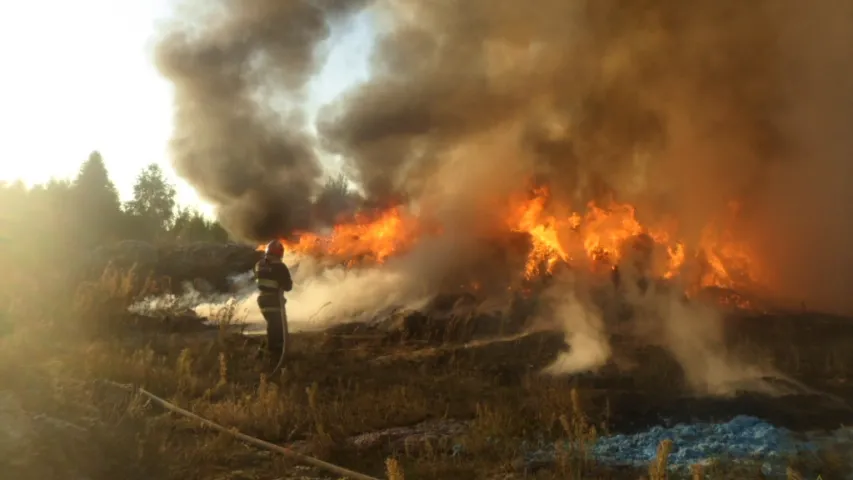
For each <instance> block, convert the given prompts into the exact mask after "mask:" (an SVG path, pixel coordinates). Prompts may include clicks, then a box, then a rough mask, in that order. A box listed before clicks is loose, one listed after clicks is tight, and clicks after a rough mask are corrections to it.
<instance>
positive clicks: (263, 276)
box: [255, 240, 293, 369]
mask: <svg viewBox="0 0 853 480" xmlns="http://www.w3.org/2000/svg"><path fill="white" fill-rule="evenodd" d="M282 257H284V245H282V244H281V242H279V241H278V240H273V241H271V242H270V243H269V244H267V247H266V251H265V253H264V257H263V258H262V259H261V260H259V261H258V263H256V264H255V281H256V282H257V283H258V290H259V291H260V292H259V293H258V307H259V308H260V309H261V314H262V315H263V316H264V320H266V322H267V354H268V355H269V360H270V362H276V361H277V362H278V365H277V366H276V369H278V368H279V367H281V363H282V362H283V360H284V358H285V355H286V354H287V353H289V352H288V351H287V347H288V343H289V342H288V334H287V311H286V310H285V303H286V300H285V298H284V293H285V292H289V291H290V290H291V289H292V288H293V280H292V278H291V277H290V270H289V269H288V268H287V265H285V264H284V262H283V261H282Z"/></svg>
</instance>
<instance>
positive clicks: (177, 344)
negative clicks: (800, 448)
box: [0, 275, 853, 480]
mask: <svg viewBox="0 0 853 480" xmlns="http://www.w3.org/2000/svg"><path fill="white" fill-rule="evenodd" d="M132 283H133V282H130V281H128V279H126V278H125V277H123V276H121V275H105V277H104V278H103V279H102V280H101V281H100V282H96V283H95V284H92V285H89V286H87V287H85V288H82V289H81V290H79V291H78V293H77V297H76V301H72V302H71V305H73V308H68V309H67V310H66V311H65V313H64V315H60V313H57V309H58V308H59V307H56V309H48V310H47V311H45V310H37V309H36V307H35V305H38V304H37V303H34V304H32V305H30V306H31V308H32V309H31V310H27V309H25V308H24V306H25V305H28V304H25V303H21V304H10V305H11V306H15V305H17V307H16V308H11V306H10V308H9V309H8V312H7V316H6V318H5V325H6V327H7V328H6V330H5V331H4V334H3V336H2V337H0V385H2V387H0V417H2V420H0V424H3V425H5V426H6V427H5V428H6V431H5V432H3V433H0V435H2V436H3V437H2V439H0V449H2V451H0V453H3V455H0V463H2V465H0V467H2V471H4V472H8V473H5V475H8V476H7V477H5V478H20V479H31V478H32V479H53V478H57V479H59V478H62V479H108V478H109V479H112V478H126V479H136V478H138V479H143V478H144V479H151V478H164V479H223V480H225V479H228V480H237V479H245V480H249V479H258V480H260V479H269V480H272V479H314V478H316V479H321V478H338V476H334V475H331V474H325V473H323V472H321V471H318V470H316V469H308V468H304V467H302V466H299V465H297V464H296V463H295V462H293V461H291V460H288V459H287V458H285V457H284V456H281V455H278V454H275V453H270V452H268V451H264V450H262V449H258V448H255V447H250V446H246V445H244V444H243V443H241V442H239V441H237V440H235V439H233V438H232V437H230V436H229V435H225V434H221V433H217V432H212V431H210V430H208V429H204V428H200V427H199V425H198V424H197V423H196V422H194V421H192V420H188V419H185V418H182V417H179V416H176V415H174V414H172V413H169V412H167V411H165V410H163V409H162V408H160V407H158V406H156V405H153V404H150V403H149V402H146V401H145V399H144V398H143V397H140V396H138V395H133V394H129V393H127V392H125V391H123V390H121V389H118V388H115V387H113V386H111V385H108V384H105V383H103V382H102V380H111V381H115V382H119V383H132V384H135V385H140V386H143V387H144V388H146V389H147V390H149V391H151V392H153V393H155V394H156V395H159V396H162V397H164V398H167V399H169V400H170V401H172V402H174V403H175V404H177V405H179V406H181V407H183V408H186V409H189V410H191V411H193V412H195V413H197V414H198V415H201V416H203V417H205V418H208V419H210V420H212V421H214V422H217V423H219V424H221V425H223V426H226V427H228V428H234V429H238V430H239V431H241V432H243V433H245V434H248V435H251V436H255V437H258V438H261V439H264V440H266V441H269V442H272V443H276V444H280V445H287V446H289V448H292V449H293V450H295V451H298V452H300V453H303V454H306V455H310V456H313V457H317V458H320V459H324V460H327V461H330V462H332V463H335V464H338V465H341V466H344V467H347V468H350V469H353V470H356V471H360V472H363V473H366V474H369V475H371V476H375V477H378V478H392V479H401V478H405V479H481V478H482V479H511V478H540V479H566V478H626V479H636V478H641V477H646V478H664V476H663V475H662V474H660V473H658V472H661V471H663V470H662V468H661V467H660V466H659V465H657V464H656V463H655V462H652V464H650V465H649V466H648V467H643V468H640V469H637V468H619V469H617V468H614V467H605V466H601V465H596V463H595V462H594V461H593V459H592V458H591V456H590V455H589V448H590V445H591V444H592V442H593V441H594V440H595V438H596V437H597V436H600V435H605V434H607V433H608V432H610V431H632V430H636V429H640V428H643V427H645V426H648V425H651V424H653V423H654V422H655V419H656V418H657V416H659V415H661V414H666V415H668V416H670V417H673V416H674V417H678V416H679V415H683V416H684V417H685V418H688V417H696V416H699V417H707V418H714V417H724V416H726V415H729V414H732V413H733V412H735V413H751V414H761V415H762V416H765V417H769V418H772V419H774V420H776V421H778V422H782V423H785V424H786V425H790V426H791V427H792V428H806V427H811V426H823V427H833V426H837V425H838V424H841V423H844V422H849V421H851V420H853V415H851V414H850V412H848V411H846V410H844V409H843V408H840V407H838V406H833V405H829V404H827V405H822V404H819V403H815V402H816V400H815V399H814V398H806V397H803V398H799V397H797V398H794V397H791V398H790V399H784V400H775V401H771V400H766V401H765V400H761V399H756V398H754V397H744V398H741V399H735V400H728V401H709V400H705V401H699V400H697V401H692V400H685V391H684V387H683V386H682V384H683V382H682V378H681V376H682V375H681V374H680V372H679V370H678V367H677V365H676V364H675V363H674V362H673V361H671V360H669V359H668V358H667V357H666V356H665V355H664V354H663V353H661V352H659V351H656V350H654V349H647V350H643V351H638V352H635V353H636V359H637V360H638V362H639V367H638V369H637V370H634V371H632V372H621V371H620V370H619V369H618V368H617V367H616V366H608V367H607V368H605V369H604V371H602V372H600V373H599V374H596V375H580V376H573V377H571V378H566V377H564V378H553V377H548V376H543V375H541V374H540V373H539V372H540V371H541V369H542V367H544V366H546V365H547V364H549V363H550V362H551V361H552V360H553V359H554V357H555V356H556V355H557V353H558V352H559V350H560V349H562V348H563V343H562V336H561V335H559V334H555V333H547V332H540V333H532V334H528V335H522V336H518V337H516V338H511V339H501V340H496V341H483V342H475V343H464V342H455V341H445V342H439V341H429V340H428V339H426V338H419V337H417V336H409V337H407V338H401V337H400V336H399V335H392V334H388V333H381V332H377V331H372V330H369V329H364V328H351V327H339V328H336V329H333V330H331V331H328V332H319V333H301V334H297V335H295V338H294V351H295V354H296V357H295V358H294V360H293V361H292V362H291V363H290V364H289V366H288V368H287V369H286V370H285V371H283V372H281V374H280V375H276V376H275V377H272V378H270V377H268V376H267V375H266V374H265V371H266V369H267V368H268V366H267V363H266V362H265V361H264V360H263V359H260V358H259V349H260V339H259V338H256V337H250V336H244V335H240V334H239V333H238V332H233V331H232V329H231V328H227V326H226V325H223V326H222V327H220V328H204V327H202V326H201V325H199V324H197V323H194V322H190V321H184V322H183V323H181V322H179V321H176V322H172V323H168V324H167V323H162V322H161V323H157V324H156V325H153V326H151V325H149V324H150V323H151V322H145V321H143V322H141V323H140V322H137V323H136V324H135V325H136V327H135V328H129V327H128V326H127V325H126V324H127V322H129V320H130V318H129V317H128V315H127V314H125V313H124V308H125V307H126V305H127V303H128V302H129V301H130V299H129V292H130V291H132V290H135V287H134V288H131V287H130V285H131V284H132ZM42 315H51V316H52V318H53V320H54V321H42V320H41V319H40V318H39V317H38V316H42ZM227 317H228V316H227V314H226V320H229V321H230V320H231V319H229V318H227ZM821 318H823V317H821ZM821 318H818V317H812V318H799V317H788V318H769V317H767V318H754V319H739V320H733V322H735V323H736V324H738V325H739V326H738V327H737V328H732V329H731V332H730V335H731V337H732V342H733V345H735V346H736V347H735V348H741V349H749V350H750V351H751V352H753V353H754V354H755V355H758V354H759V353H760V355H761V356H762V358H764V359H765V361H766V362H769V363H772V364H774V365H775V366H777V367H778V368H779V369H780V370H782V371H784V372H786V373H788V374H790V375H791V376H793V377H795V378H798V379H801V380H803V381H805V382H807V383H808V384H809V385H810V386H812V387H814V388H819V389H821V390H823V391H830V392H832V393H833V394H835V395H837V396H839V397H842V398H844V399H846V400H848V401H849V400H850V399H851V398H853V394H851V393H853V387H851V385H850V383H849V379H850V373H851V368H853V351H851V350H850V349H849V347H848V345H849V339H850V338H851V332H853V327H851V326H848V324H847V323H845V322H842V321H836V320H833V319H828V318H824V319H823V320H821ZM122 322H124V323H122ZM225 323H226V324H227V323H229V322H228V321H226V322H225ZM735 323H733V324H735ZM142 327H146V328H142ZM616 341H618V340H616ZM533 441H537V442H540V443H541V444H542V445H558V446H557V447H555V450H554V451H555V452H556V453H555V454H554V455H552V458H549V459H548V461H534V460H530V459H529V458H528V459H527V460H524V452H525V451H527V450H529V448H528V447H526V445H530V444H531V442H533ZM663 448H664V453H665V449H666V448H672V446H667V445H664V446H663ZM845 454H849V452H835V451H827V452H822V453H821V455H819V456H818V457H815V458H792V459H791V469H790V471H789V476H791V478H799V477H798V476H797V475H799V473H798V472H818V473H820V474H821V475H822V476H823V477H822V478H824V479H834V478H844V475H846V474H849V472H848V471H847V470H846V469H847V468H849V462H848V461H847V460H849V459H845V458H844V457H845ZM663 457H664V459H663V460H664V461H665V455H664V456H663ZM700 470H701V471H700ZM700 470H697V471H696V472H694V473H693V474H692V476H693V478H733V479H737V478H744V479H745V478H761V476H760V473H759V468H758V466H756V465H749V464H746V465H737V466H735V465H733V464H730V463H728V462H726V461H724V460H721V461H720V462H719V463H718V464H715V465H714V464H712V465H708V466H705V467H704V468H702V469H700ZM690 476H691V474H688V478H689V477H690ZM802 478H806V477H802Z"/></svg>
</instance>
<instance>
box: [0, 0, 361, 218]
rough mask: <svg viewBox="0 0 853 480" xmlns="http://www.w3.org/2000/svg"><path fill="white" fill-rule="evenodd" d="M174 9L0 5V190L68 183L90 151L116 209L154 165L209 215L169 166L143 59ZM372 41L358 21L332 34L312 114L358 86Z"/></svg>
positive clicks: (165, 118) (168, 92)
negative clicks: (106, 176) (11, 184)
mask: <svg viewBox="0 0 853 480" xmlns="http://www.w3.org/2000/svg"><path fill="white" fill-rule="evenodd" d="M173 2H174V0H146V1H144V2H142V1H140V2H118V1H115V0H112V1H110V0H76V1H73V2H72V1H68V0H30V1H27V2H23V1H9V2H0V61H2V62H3V67H4V68H3V74H2V77H0V181H13V180H19V179H20V180H23V181H24V182H25V183H27V184H36V183H41V182H44V181H47V180H49V179H50V178H52V177H57V178H68V177H72V176H74V175H75V174H76V172H77V170H78V169H79V167H80V164H81V163H82V162H83V161H84V160H85V159H86V158H87V157H88V155H89V153H90V152H92V151H93V150H97V151H99V152H101V154H102V155H103V157H104V161H105V162H106V164H107V168H108V170H109V172H110V176H111V178H112V180H113V182H114V183H115V184H116V187H117V188H118V190H119V193H120V195H121V196H122V199H123V200H127V199H129V198H130V196H131V195H132V188H133V182H134V180H135V178H136V175H137V174H138V173H139V171H140V170H141V169H142V168H143V167H145V166H146V165H148V164H150V163H152V162H156V163H159V164H160V165H161V166H162V167H163V169H164V170H165V171H166V172H167V173H168V175H169V176H170V179H171V180H172V182H173V183H174V184H175V185H176V187H177V190H178V202H179V203H180V204H182V205H188V206H195V207H198V208H200V209H201V210H202V211H204V212H206V213H211V212H212V209H211V207H210V206H209V205H207V204H205V203H204V202H203V201H201V200H200V199H199V197H198V196H197V195H196V194H195V191H194V190H193V189H192V187H191V186H189V185H188V184H187V183H186V182H184V181H183V180H182V179H180V178H178V177H177V176H176V175H175V173H174V171H173V169H172V166H171V161H170V159H169V150H168V142H169V137H170V135H171V130H172V89H171V85H170V83H169V82H168V81H167V80H165V79H164V78H162V77H161V76H160V74H159V73H158V72H157V70H156V68H155V67H154V65H153V63H152V61H151V49H152V47H153V35H154V33H155V28H156V25H157V23H158V22H159V21H162V20H163V19H165V18H168V16H169V15H170V11H171V6H172V5H173ZM372 40H373V38H372V36H371V25H370V18H369V17H368V16H367V15H366V14H362V15H359V16H358V17H357V18H356V19H355V21H354V22H353V23H352V25H349V26H347V28H346V30H345V31H342V32H334V33H333V35H332V38H331V39H330V46H331V52H330V54H329V58H328V62H327V64H326V66H325V67H324V68H323V70H322V71H321V72H320V74H319V75H318V77H317V78H316V79H315V80H314V81H313V82H312V84H311V86H310V99H309V103H310V104H311V106H312V107H313V109H316V108H317V107H319V106H321V105H322V104H324V103H326V102H328V101H329V100H332V99H333V98H334V97H335V96H336V95H338V94H339V93H341V92H342V91H343V90H345V89H346V88H347V87H349V86H351V85H353V84H354V83H356V82H359V81H363V80H364V79H366V78H367V75H368V66H367V59H368V56H369V53H370V49H371V46H372Z"/></svg>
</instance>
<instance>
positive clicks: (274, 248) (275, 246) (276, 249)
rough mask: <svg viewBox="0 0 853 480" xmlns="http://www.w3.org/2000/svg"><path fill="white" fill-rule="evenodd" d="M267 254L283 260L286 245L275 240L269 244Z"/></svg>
mask: <svg viewBox="0 0 853 480" xmlns="http://www.w3.org/2000/svg"><path fill="white" fill-rule="evenodd" d="M265 253H266V254H267V255H269V256H271V257H276V258H281V257H283V256H284V245H282V244H281V242H279V241H278V240H273V241H271V242H270V243H268V244H267V248H266V251H265Z"/></svg>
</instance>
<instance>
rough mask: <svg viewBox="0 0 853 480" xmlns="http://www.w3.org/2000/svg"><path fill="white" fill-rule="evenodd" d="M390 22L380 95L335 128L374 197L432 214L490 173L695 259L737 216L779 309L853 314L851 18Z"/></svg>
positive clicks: (714, 12)
mask: <svg viewBox="0 0 853 480" xmlns="http://www.w3.org/2000/svg"><path fill="white" fill-rule="evenodd" d="M385 5H386V7H387V8H384V9H382V13H383V14H385V15H386V18H391V19H392V21H391V22H390V23H392V24H393V25H394V27H393V28H392V29H391V32H390V33H389V34H388V35H387V36H386V37H385V38H383V39H382V41H381V42H380V43H379V46H378V51H377V52H376V57H375V65H374V71H375V72H376V75H375V77H374V79H373V81H372V82H371V83H369V84H367V85H365V86H363V87H361V88H359V89H357V90H355V91H352V92H350V93H349V94H348V95H347V96H346V97H345V98H343V99H341V100H340V102H339V103H338V104H337V105H334V106H332V107H330V108H329V109H328V110H327V112H325V113H326V115H325V116H324V117H322V119H321V123H320V127H321V128H320V130H321V132H322V134H323V136H324V140H325V141H326V144H327V145H329V146H330V147H331V148H333V149H335V150H337V151H338V152H340V153H343V154H344V155H345V157H346V158H348V159H349V161H350V163H351V165H352V170H353V172H354V174H355V175H356V176H357V177H358V179H359V180H360V181H361V182H363V183H364V185H366V186H367V188H368V191H373V192H376V193H381V192H383V191H384V190H387V189H389V188H390V189H392V190H393V189H398V190H403V191H406V192H408V193H410V194H414V195H425V194H427V192H428V191H429V190H430V188H433V189H436V190H441V189H444V188H446V185H435V182H434V181H433V179H434V178H436V176H437V174H438V173H439V172H441V171H442V170H446V169H448V168H456V170H457V171H459V170H460V169H461V168H462V167H459V166H457V167H449V165H451V164H452V162H454V161H456V162H459V163H462V162H464V163H468V164H471V165H474V164H478V163H483V164H486V165H489V167H487V168H486V169H487V170H488V169H489V168H490V169H491V170H501V169H505V170H511V171H515V172H517V171H518V170H521V171H527V173H528V174H530V175H533V174H537V175H540V176H541V177H545V178H547V179H548V182H549V183H550V184H551V185H552V187H553V190H554V193H555V195H558V196H561V197H562V198H563V199H564V200H565V201H566V202H570V201H572V200H574V201H575V202H576V203H575V206H576V207H577V206H580V205H579V204H582V203H583V202H586V201H588V200H590V199H591V198H595V197H596V196H600V195H601V194H602V193H603V192H607V193H614V194H615V195H616V196H617V198H619V199H621V200H623V201H631V202H633V203H635V204H637V205H638V207H639V208H638V214H639V215H640V216H641V219H642V217H643V216H644V215H645V216H646V217H645V218H648V217H649V216H653V215H656V214H664V213H665V214H671V215H674V216H675V217H676V218H678V220H679V223H680V226H681V228H682V231H683V233H684V234H685V235H686V239H687V240H688V241H690V240H695V237H696V236H698V234H699V232H700V230H701V228H702V227H703V226H705V225H707V224H708V223H709V222H710V221H711V220H712V219H713V218H714V217H715V216H716V215H718V214H720V212H721V211H725V209H726V205H727V204H728V203H729V202H730V201H732V200H737V201H739V202H740V203H741V205H742V207H743V208H742V218H741V221H742V222H743V224H742V225H740V226H739V228H738V231H736V232H735V233H736V234H737V235H738V236H740V237H741V238H742V239H743V240H745V241H748V242H749V243H751V246H752V247H753V249H754V250H756V251H758V252H762V256H761V258H760V260H761V264H762V265H763V266H764V267H763V268H764V270H765V271H764V272H763V273H765V274H766V276H765V278H764V279H763V280H764V281H766V282H767V283H768V284H769V285H770V286H771V287H772V288H773V289H774V291H775V292H776V293H778V294H781V295H784V296H786V297H788V298H797V299H803V300H805V301H806V302H813V304H812V305H811V306H814V307H820V308H826V309H832V310H847V311H853V296H850V295H847V294H845V293H844V290H845V289H846V288H847V287H846V285H849V284H850V283H851V282H853V249H851V248H849V247H847V246H845V245H846V243H847V239H848V238H849V237H850V235H851V234H853V216H851V213H853V212H851V208H853V207H850V205H851V200H853V188H851V187H853V176H851V161H853V139H851V137H850V136H849V135H846V134H844V133H843V131H844V129H849V126H850V125H851V124H853V122H851V121H853V90H851V88H850V85H853V3H850V2H844V1H841V0H818V1H816V2H809V3H803V2H797V1H794V0H755V1H749V2H744V1H740V0H698V1H692V2H681V1H669V0H642V1H623V0H595V1H591V0H590V1H581V0H576V1H565V0H553V1H552V0H541V1H537V2H533V3H531V2H517V1H513V0H505V1H500V0H467V1H464V2H463V1H451V0H444V1H430V2H426V1H406V0H400V1H389V2H387V3H386V4H385ZM486 144H502V145H504V147H507V146H510V148H503V149H501V150H500V151H495V150H492V151H489V150H488V149H484V147H483V145H486ZM461 145H468V146H471V145H478V147H476V148H472V149H471V151H470V152H469V153H470V155H468V156H467V158H464V159H457V158H456V156H457V155H456V152H458V151H459V150H460V146H461ZM478 150H479V151H478ZM484 153H485V156H489V157H491V158H481V157H483V156H484V155H483V154H484ZM445 178H453V175H446V177H445ZM431 185H432V187H430V186H431ZM473 185H476V186H477V187H478V188H480V190H488V189H489V188H490V186H489V184H488V182H486V181H483V180H481V179H478V181H477V182H475V183H473ZM372 188H375V190H371V189H372ZM472 188H473V186H472ZM456 204H457V205H459V203H458V202H456ZM458 208H464V206H463V207H458ZM827 284H830V285H827Z"/></svg>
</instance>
